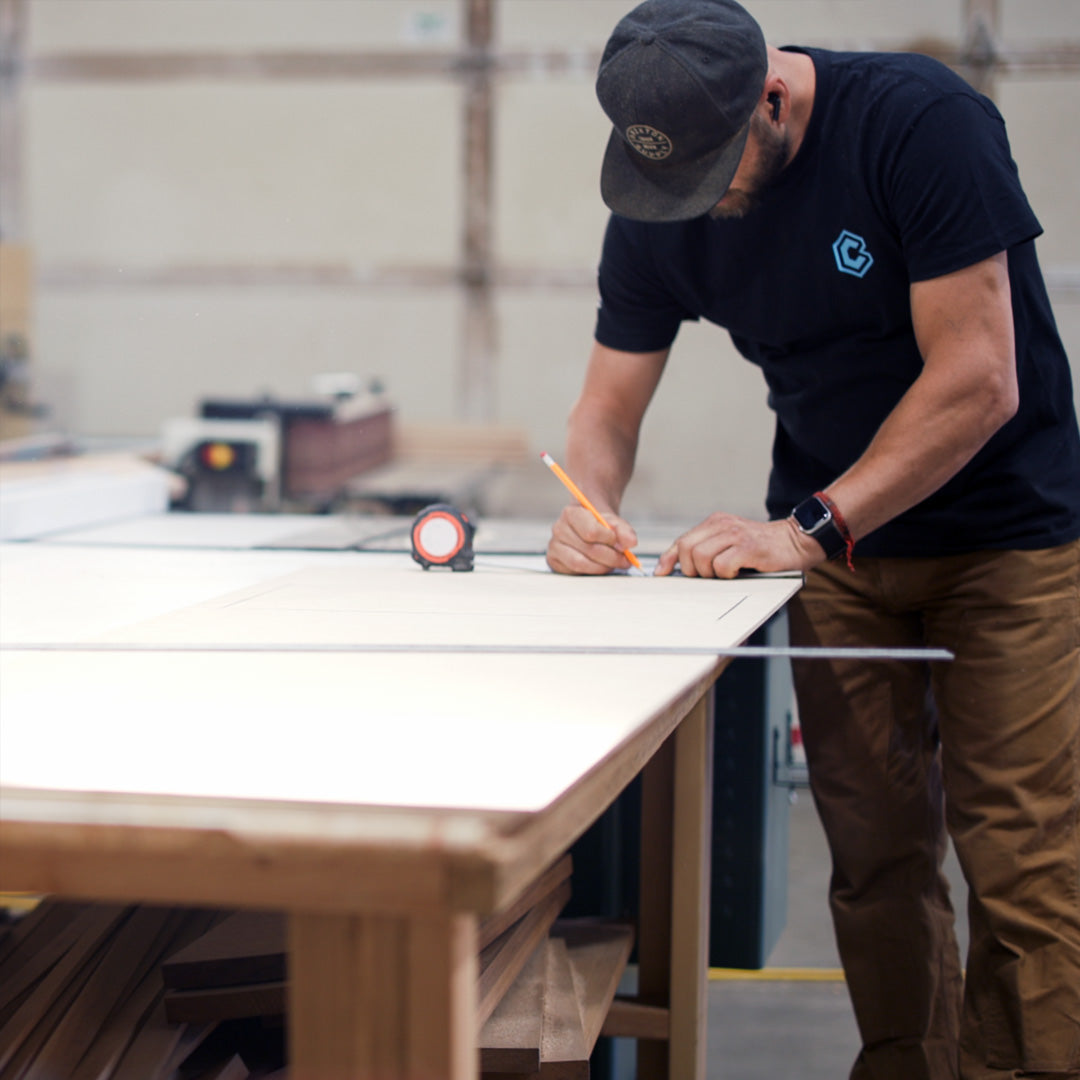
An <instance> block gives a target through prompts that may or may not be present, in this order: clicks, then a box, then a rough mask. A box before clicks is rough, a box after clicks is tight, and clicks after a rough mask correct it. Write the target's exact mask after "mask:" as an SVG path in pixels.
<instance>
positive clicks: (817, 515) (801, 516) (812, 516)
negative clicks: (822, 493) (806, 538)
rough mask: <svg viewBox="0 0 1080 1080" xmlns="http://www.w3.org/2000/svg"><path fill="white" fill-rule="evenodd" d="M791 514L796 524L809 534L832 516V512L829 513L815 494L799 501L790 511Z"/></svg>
mask: <svg viewBox="0 0 1080 1080" xmlns="http://www.w3.org/2000/svg"><path fill="white" fill-rule="evenodd" d="M791 516H792V517H793V518H794V519H795V524H796V525H798V526H799V528H800V529H802V531H803V532H804V533H810V534H813V533H815V532H817V530H818V529H820V528H821V526H822V525H824V524H826V522H828V521H829V520H830V519H831V518H832V514H830V513H829V508H828V507H827V506H826V505H825V504H824V503H823V502H822V501H821V500H820V499H819V498H817V497H816V496H812V497H811V498H809V499H805V500H804V501H803V502H801V503H799V505H798V506H796V507H795V509H794V510H792V511H791Z"/></svg>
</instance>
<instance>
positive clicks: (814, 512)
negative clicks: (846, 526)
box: [791, 495, 847, 559]
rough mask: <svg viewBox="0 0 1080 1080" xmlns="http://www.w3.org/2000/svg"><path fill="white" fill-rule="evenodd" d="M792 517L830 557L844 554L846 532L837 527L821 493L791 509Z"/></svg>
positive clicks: (833, 557) (800, 529) (802, 530)
mask: <svg viewBox="0 0 1080 1080" xmlns="http://www.w3.org/2000/svg"><path fill="white" fill-rule="evenodd" d="M791 517H792V519H793V520H794V522H795V524H796V525H797V526H798V527H799V531H800V532H803V533H805V534H806V535H807V536H812V537H813V538H814V539H815V540H816V541H817V542H818V543H819V544H820V545H821V546H822V547H823V548H824V549H825V554H826V555H827V556H828V557H829V558H830V559H835V558H836V557H837V556H838V555H843V553H844V551H845V550H846V549H847V540H846V539H845V537H844V534H843V533H842V532H841V531H840V529H839V528H838V527H837V524H836V521H835V519H834V518H833V514H832V511H831V510H830V509H829V508H828V507H827V506H826V505H825V502H824V500H823V499H822V498H821V497H820V496H819V495H811V496H810V498H809V499H803V501H802V502H801V503H799V505H798V506H796V507H795V509H794V510H792V511H791Z"/></svg>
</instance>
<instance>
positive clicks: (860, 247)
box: [832, 229, 874, 278]
mask: <svg viewBox="0 0 1080 1080" xmlns="http://www.w3.org/2000/svg"><path fill="white" fill-rule="evenodd" d="M832 250H833V255H834V256H835V258H836V269H837V270H839V271H840V273H841V274H851V275H852V277H857V278H861V277H865V276H866V271H867V270H869V269H870V267H871V266H873V265H874V256H873V255H871V254H870V252H869V251H867V249H866V241H865V240H864V239H863V238H862V237H861V236H856V235H855V233H853V232H848V231H847V229H845V230H844V231H843V232H842V233H841V234H840V235H839V236H838V237H837V238H836V240H835V241H834V242H833V246H832Z"/></svg>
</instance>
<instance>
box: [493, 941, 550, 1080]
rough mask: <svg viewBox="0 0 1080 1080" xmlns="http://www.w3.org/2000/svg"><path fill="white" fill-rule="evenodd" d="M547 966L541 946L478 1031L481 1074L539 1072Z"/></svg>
mask: <svg viewBox="0 0 1080 1080" xmlns="http://www.w3.org/2000/svg"><path fill="white" fill-rule="evenodd" d="M546 964H547V953H546V946H545V945H544V944H541V945H540V946H539V947H538V948H537V949H535V950H534V951H533V954H532V956H530V957H529V959H528V960H527V961H526V963H525V966H524V967H523V968H522V969H521V974H520V975H518V977H517V978H516V979H515V980H514V983H513V985H512V986H511V987H510V989H509V990H508V991H507V992H506V993H505V994H504V995H503V999H502V1001H500V1002H499V1004H498V1005H497V1006H496V1007H495V1010H494V1011H493V1012H492V1014H491V1016H489V1017H488V1019H487V1022H486V1023H485V1024H484V1026H483V1027H482V1028H481V1029H480V1037H479V1039H478V1042H479V1044H480V1071H481V1073H482V1074H484V1075H485V1076H486V1075H488V1074H489V1073H514V1074H518V1075H520V1074H529V1075H531V1074H532V1073H535V1072H539V1070H540V1039H541V1036H542V1034H543V1013H544V975H545V969H546Z"/></svg>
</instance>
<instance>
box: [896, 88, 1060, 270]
mask: <svg viewBox="0 0 1080 1080" xmlns="http://www.w3.org/2000/svg"><path fill="white" fill-rule="evenodd" d="M909 123H910V126H909V127H908V129H907V132H906V135H905V137H904V138H902V139H901V140H899V141H898V143H897V144H896V145H895V146H894V147H892V148H891V152H890V151H886V152H885V153H884V154H883V158H884V159H885V160H886V161H890V159H891V164H890V165H889V167H888V168H887V170H886V176H885V181H884V182H885V191H886V195H887V198H888V202H889V208H890V213H891V215H892V217H893V219H894V221H895V224H896V227H897V230H898V232H899V235H900V241H901V244H902V246H903V250H904V254H905V257H906V260H907V264H908V271H909V276H910V278H911V280H912V281H925V280H927V279H929V278H934V277H940V276H941V275H943V274H949V273H952V272H954V271H956V270H962V269H963V268H964V267H967V266H972V265H973V264H975V263H977V262H981V261H982V260H983V259H987V258H989V257H990V256H991V255H994V254H996V253H997V252H999V251H1005V250H1007V249H1008V248H1010V247H1013V246H1014V245H1015V244H1019V243H1022V242H1024V241H1026V240H1031V239H1033V238H1034V237H1036V236H1038V235H1039V234H1040V233H1041V232H1042V228H1041V226H1040V225H1039V222H1038V219H1037V218H1036V217H1035V214H1034V212H1033V211H1032V209H1031V206H1030V205H1029V203H1028V201H1027V197H1026V196H1025V195H1024V192H1023V189H1022V188H1021V186H1020V177H1019V174H1018V171H1017V168H1016V164H1015V162H1014V161H1013V159H1012V155H1011V153H1010V150H1009V142H1008V136H1007V135H1006V133H1005V124H1004V121H1003V120H1002V118H1001V115H1000V114H999V113H998V111H997V109H995V108H994V106H993V105H992V104H991V103H990V102H989V101H987V100H985V99H980V98H978V97H976V96H975V95H974V94H968V93H952V94H947V95H946V96H944V97H941V98H938V99H937V100H936V101H935V102H934V103H933V104H932V105H930V106H929V107H927V108H925V109H924V110H923V111H921V112H919V113H917V115H916V117H915V119H914V120H913V121H910V122H909Z"/></svg>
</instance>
